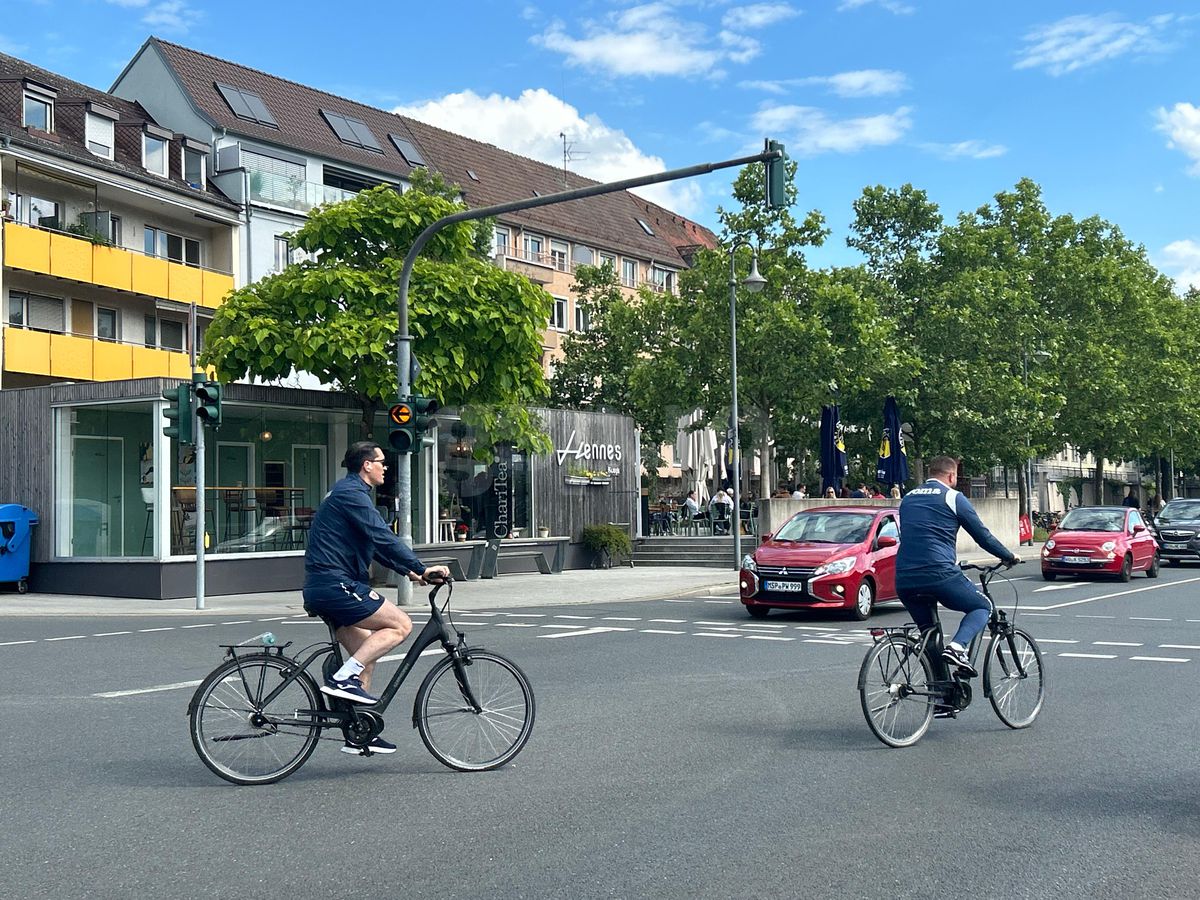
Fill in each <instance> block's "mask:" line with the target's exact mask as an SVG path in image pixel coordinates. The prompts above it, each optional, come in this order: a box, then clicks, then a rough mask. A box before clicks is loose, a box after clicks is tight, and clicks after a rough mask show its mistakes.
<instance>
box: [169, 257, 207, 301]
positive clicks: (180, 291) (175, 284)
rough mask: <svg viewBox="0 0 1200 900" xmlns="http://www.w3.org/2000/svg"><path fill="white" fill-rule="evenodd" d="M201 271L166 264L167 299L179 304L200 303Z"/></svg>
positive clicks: (201, 289)
mask: <svg viewBox="0 0 1200 900" xmlns="http://www.w3.org/2000/svg"><path fill="white" fill-rule="evenodd" d="M203 289H204V277H203V270H202V269H197V268H196V267H195V266H184V265H180V264H179V263H168V264H167V297H168V298H170V299H171V300H176V301H178V302H179V303H201V302H202V300H201V292H202V291H203Z"/></svg>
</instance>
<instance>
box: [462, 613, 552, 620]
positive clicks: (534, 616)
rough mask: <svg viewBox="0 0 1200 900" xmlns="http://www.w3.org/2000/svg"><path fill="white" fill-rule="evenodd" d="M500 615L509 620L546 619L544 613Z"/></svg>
mask: <svg viewBox="0 0 1200 900" xmlns="http://www.w3.org/2000/svg"><path fill="white" fill-rule="evenodd" d="M471 615H475V613H471ZM502 615H505V616H508V618H510V619H544V618H546V614H545V613H502Z"/></svg>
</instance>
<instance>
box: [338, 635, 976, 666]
mask: <svg viewBox="0 0 1200 900" xmlns="http://www.w3.org/2000/svg"><path fill="white" fill-rule="evenodd" d="M950 648H951V649H952V650H957V651H958V652H959V653H966V652H967V648H966V647H964V646H963V645H962V644H960V643H958V642H957V641H951V642H950ZM347 665H349V663H347ZM355 674H357V673H355Z"/></svg>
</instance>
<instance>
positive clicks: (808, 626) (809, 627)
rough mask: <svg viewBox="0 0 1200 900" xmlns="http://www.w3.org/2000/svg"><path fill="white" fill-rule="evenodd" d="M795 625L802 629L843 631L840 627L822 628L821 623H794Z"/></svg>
mask: <svg viewBox="0 0 1200 900" xmlns="http://www.w3.org/2000/svg"><path fill="white" fill-rule="evenodd" d="M793 627H794V628H798V629H800V630H801V631H841V630H842V629H840V628H822V627H821V626H820V625H794V626H793Z"/></svg>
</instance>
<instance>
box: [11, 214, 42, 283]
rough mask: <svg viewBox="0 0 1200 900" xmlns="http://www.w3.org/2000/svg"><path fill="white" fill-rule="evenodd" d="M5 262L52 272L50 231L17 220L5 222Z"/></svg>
mask: <svg viewBox="0 0 1200 900" xmlns="http://www.w3.org/2000/svg"><path fill="white" fill-rule="evenodd" d="M4 264H5V265H6V266H12V267H13V268H14V269H25V270H26V271H27V272H43V273H45V274H47V275H49V274H50V232H48V231H42V230H40V229H37V228H30V227H29V226H28V225H18V224H17V223H16V222H5V223H4Z"/></svg>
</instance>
